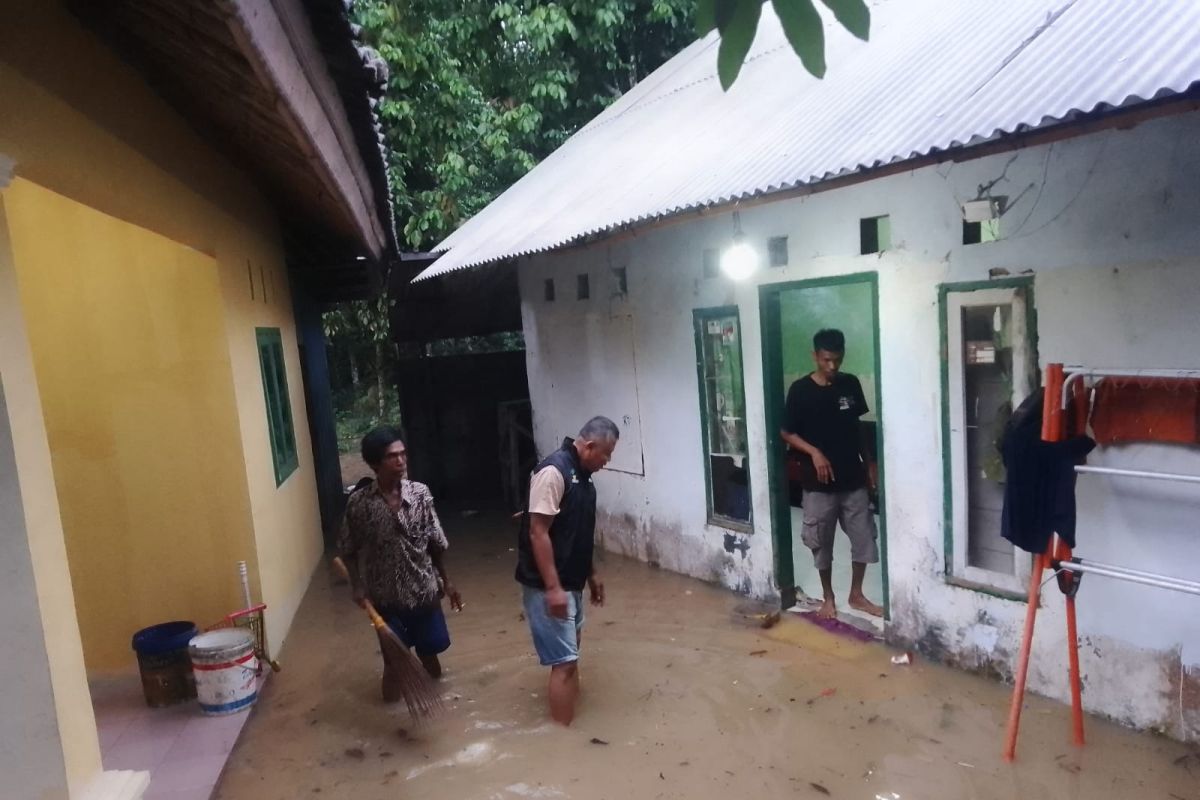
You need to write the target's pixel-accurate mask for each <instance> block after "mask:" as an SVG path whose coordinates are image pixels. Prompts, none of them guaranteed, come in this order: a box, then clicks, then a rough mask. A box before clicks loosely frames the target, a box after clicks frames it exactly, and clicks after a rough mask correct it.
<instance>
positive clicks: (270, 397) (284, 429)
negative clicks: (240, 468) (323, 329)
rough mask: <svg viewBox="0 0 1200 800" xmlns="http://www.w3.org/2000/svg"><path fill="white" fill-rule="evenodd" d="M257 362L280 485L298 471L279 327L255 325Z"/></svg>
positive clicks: (276, 474)
mask: <svg viewBox="0 0 1200 800" xmlns="http://www.w3.org/2000/svg"><path fill="white" fill-rule="evenodd" d="M255 333H256V334H257V337H258V364H259V367H260V368H261V369H262V379H263V394H264V395H266V398H267V429H268V432H269V433H270V436H271V460H272V461H273V462H274V465H275V485H276V486H279V485H280V484H282V483H283V482H284V481H285V480H287V477H288V476H289V475H291V474H292V473H293V472H295V471H296V467H298V466H299V465H300V459H299V458H298V456H297V454H296V431H295V429H294V428H293V425H292V404H291V403H290V402H289V400H288V397H289V395H288V385H287V371H286V369H285V367H284V363H283V337H282V336H280V334H279V329H278V328H256V329H255Z"/></svg>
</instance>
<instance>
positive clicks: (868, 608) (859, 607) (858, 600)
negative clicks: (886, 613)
mask: <svg viewBox="0 0 1200 800" xmlns="http://www.w3.org/2000/svg"><path fill="white" fill-rule="evenodd" d="M849 602H850V607H851V608H853V609H855V610H856V611H863V612H865V613H867V614H870V615H871V616H873V617H882V616H883V608H882V607H880V606H877V605H875V604H874V603H872V602H871V601H870V600H868V599H867V598H866V596H865V595H861V594H860V595H857V596H853V597H851V598H850V601H849Z"/></svg>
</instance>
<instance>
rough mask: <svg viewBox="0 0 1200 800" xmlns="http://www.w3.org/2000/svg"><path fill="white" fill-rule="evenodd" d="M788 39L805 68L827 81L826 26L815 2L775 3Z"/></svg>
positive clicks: (784, 0)
mask: <svg viewBox="0 0 1200 800" xmlns="http://www.w3.org/2000/svg"><path fill="white" fill-rule="evenodd" d="M772 4H773V5H774V6H775V13H776V14H778V15H779V22H780V24H782V25H783V32H784V35H786V36H787V40H788V42H789V43H790V44H791V45H792V49H793V50H795V51H796V55H798V56H800V63H802V64H804V68H805V69H806V70H808V71H809V72H811V73H812V74H813V75H814V76H816V77H818V78H824V77H825V26H824V23H822V22H821V15H820V14H818V13H817V9H815V8H814V7H813V4H812V0H772Z"/></svg>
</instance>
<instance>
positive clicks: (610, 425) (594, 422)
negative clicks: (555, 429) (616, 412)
mask: <svg viewBox="0 0 1200 800" xmlns="http://www.w3.org/2000/svg"><path fill="white" fill-rule="evenodd" d="M579 438H580V439H582V440H584V441H585V442H595V441H606V442H615V441H617V440H618V439H620V438H621V431H620V429H619V428H618V427H617V423H615V422H613V421H612V420H611V419H609V418H608V417H592V418H591V419H589V420H588V421H587V422H586V423H584V426H583V427H582V428H580V429H579Z"/></svg>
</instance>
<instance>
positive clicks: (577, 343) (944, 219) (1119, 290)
mask: <svg viewBox="0 0 1200 800" xmlns="http://www.w3.org/2000/svg"><path fill="white" fill-rule="evenodd" d="M1198 133H1200V115H1197V114H1188V115H1182V116H1178V117H1174V118H1169V119H1162V120H1156V121H1150V122H1145V123H1142V124H1140V125H1138V126H1137V127H1135V128H1132V129H1128V130H1110V131H1103V132H1099V133H1095V134H1091V135H1088V136H1085V137H1080V138H1077V139H1073V140H1066V141H1059V142H1056V143H1054V144H1047V145H1042V146H1037V147H1031V148H1027V149H1023V150H1019V151H1016V152H1012V153H1004V154H998V155H993V156H989V157H986V158H982V159H977V160H973V161H967V162H963V163H949V162H948V163H945V164H942V165H938V166H933V167H925V168H922V169H919V170H914V171H912V172H908V173H903V174H898V175H894V176H890V177H886V178H881V179H878V180H874V181H870V182H867V183H862V184H858V185H854V186H849V187H844V188H842V189H837V190H833V191H828V192H824V193H820V194H816V195H812V196H809V197H800V198H793V199H788V200H781V201H777V202H774V203H770V204H765V205H760V206H754V207H746V208H744V209H742V211H741V222H742V226H743V228H744V229H745V232H746V234H747V235H748V236H749V238H750V239H751V241H752V242H753V243H755V244H756V246H758V247H760V249H761V251H762V253H763V256H764V263H765V252H766V240H767V238H768V237H770V236H778V235H786V236H788V237H789V245H790V263H789V265H788V266H787V267H783V268H774V269H768V268H764V269H763V270H762V271H760V272H759V273H758V274H757V276H756V277H755V278H753V279H751V280H750V281H746V282H744V283H741V284H733V283H730V282H729V281H727V280H725V279H724V278H715V279H705V278H703V277H702V274H703V273H702V251H703V249H704V248H723V247H725V246H727V245H728V243H729V241H730V237H731V236H732V233H733V223H732V220H731V217H730V215H729V214H728V213H722V214H713V215H711V216H705V217H700V218H692V219H690V220H687V221H681V222H676V223H673V224H668V225H664V226H662V227H660V228H657V229H653V230H648V231H644V232H640V233H638V234H636V235H633V236H628V237H625V238H621V239H616V240H613V241H611V242H609V243H605V242H601V243H598V244H596V245H593V246H590V247H587V248H575V249H571V250H568V251H564V252H561V253H557V254H552V255H545V256H536V257H533V258H532V259H526V260H523V262H522V264H521V268H520V275H521V287H522V307H523V316H524V322H525V335H526V342H527V346H528V365H529V380H530V390H531V395H532V400H533V406H534V418H535V427H536V433H537V438H538V445H539V447H540V448H541V449H542V450H543V451H544V450H546V449H549V448H550V447H551V446H553V444H554V442H555V440H556V439H557V438H558V437H559V436H561V435H563V434H564V433H569V432H571V431H572V430H574V429H575V428H577V427H578V425H579V424H580V422H582V419H583V418H584V417H585V416H586V415H587V414H588V413H591V412H592V411H596V412H603V411H604V410H605V409H606V408H613V409H615V410H616V412H617V413H626V411H625V410H626V409H627V408H631V409H634V410H636V412H637V413H638V414H639V415H640V416H639V422H640V432H641V437H640V438H641V441H640V445H641V452H642V454H643V456H644V460H645V470H644V472H645V475H644V477H643V476H641V475H634V474H629V473H610V474H604V475H601V476H600V477H599V479H598V482H599V486H600V496H601V505H602V508H603V512H604V513H603V520H604V525H603V529H602V531H601V536H602V538H603V540H604V544H605V546H607V547H608V548H610V549H613V550H616V551H620V552H624V553H628V554H631V555H635V556H637V557H639V558H642V559H647V560H654V561H657V562H659V563H660V564H661V565H662V566H663V567H666V568H669V569H674V570H678V571H681V572H685V573H688V574H692V575H696V576H699V577H702V578H706V579H709V580H714V581H718V582H720V583H723V584H724V585H726V586H729V587H730V588H734V589H737V590H739V591H743V592H746V593H749V594H753V595H756V596H760V597H772V596H775V595H776V592H777V590H778V587H777V586H776V582H775V577H774V574H773V567H772V557H773V547H772V540H771V529H770V524H771V523H770V519H771V518H770V507H769V494H768V491H767V471H766V470H767V465H766V463H765V453H766V452H767V448H766V444H767V437H768V436H772V435H774V433H773V432H769V431H767V430H766V424H765V416H766V414H765V409H766V405H765V402H766V401H765V400H764V397H763V374H762V360H761V353H762V341H761V335H760V320H759V307H758V285H757V284H762V283H766V282H787V281H799V280H806V279H812V278H822V277H833V276H839V275H846V274H851V273H862V272H874V273H877V274H878V279H879V291H880V324H881V332H882V341H881V351H880V355H881V361H882V363H881V368H882V378H881V387H882V397H883V407H882V424H883V428H884V450H883V456H884V463H885V467H886V486H885V488H886V518H887V532H888V559H889V563H888V570H889V576H890V586H891V589H890V592H891V597H890V600H891V609H892V618H891V621H890V626H889V633H890V636H891V637H892V638H893V639H895V640H897V641H913V642H918V643H920V645H921V646H922V648H923V649H924V650H926V651H927V652H929V653H931V654H933V655H935V656H938V657H942V658H945V659H947V660H950V661H953V662H956V663H960V664H962V665H964V666H967V667H971V668H977V669H982V670H986V671H990V672H992V673H994V674H997V675H1001V676H1007V675H1009V674H1010V673H1011V669H1012V665H1013V661H1014V659H1015V652H1016V649H1017V647H1018V644H1019V638H1020V623H1021V620H1022V618H1023V614H1024V609H1025V606H1024V603H1022V602H1015V601H1011V600H1005V599H1001V598H999V597H994V596H991V595H989V594H984V593H981V592H978V591H974V590H971V589H965V588H960V587H958V586H954V585H951V584H949V583H948V582H947V580H946V578H947V576H946V575H945V555H946V554H945V547H944V544H943V540H944V539H943V537H944V531H943V485H942V484H943V481H942V466H941V465H942V461H943V442H942V431H941V405H942V396H941V389H940V366H941V356H940V353H939V349H940V348H939V321H938V287H939V285H940V284H943V283H949V282H966V281H981V280H988V279H989V276H990V275H991V274H992V271H993V270H996V271H997V272H998V274H1003V273H1007V274H1009V275H1013V276H1016V275H1019V274H1025V273H1029V274H1031V275H1032V276H1033V277H1034V287H1035V295H1036V310H1037V315H1038V324H1039V355H1040V359H1041V363H1042V365H1043V366H1044V365H1045V364H1046V363H1047V362H1052V361H1058V362H1067V363H1090V364H1094V365H1099V366H1108V367H1155V366H1157V367H1180V368H1182V367H1190V368H1197V367H1200V361H1198V359H1197V356H1196V353H1195V342H1196V341H1197V340H1198V338H1200V314H1198V313H1197V311H1196V309H1197V308H1200V277H1197V275H1198V273H1197V270H1198V269H1200V255H1197V254H1198V253H1200V228H1197V226H1196V225H1195V220H1196V219H1197V217H1198V215H1200V188H1198V187H1197V186H1196V185H1195V183H1194V181H1192V180H1191V179H1190V177H1189V176H1191V175H1194V174H1196V173H1197V171H1198V170H1200V136H1198V135H1197V134H1198ZM984 186H990V187H991V193H992V194H993V195H1004V196H1007V197H1008V208H1007V211H1006V213H1005V214H1004V216H1003V219H1002V222H1001V225H1002V239H1001V240H1000V241H998V242H993V243H987V244H978V245H963V244H962V230H961V212H960V206H961V203H963V202H965V201H967V200H972V199H975V198H976V197H977V196H978V195H979V192H980V191H981V187H984ZM880 214H888V215H890V216H891V228H892V239H893V243H894V246H893V248H892V249H891V250H889V251H888V252H886V253H883V254H875V255H869V256H863V255H859V220H860V219H861V218H864V217H871V216H876V215H880ZM613 267H624V268H626V270H627V273H628V283H629V289H630V293H629V296H628V297H619V296H615V293H614V291H613V286H614V284H613V283H612V282H611V281H610V280H609V275H610V270H611V269H612V268H613ZM585 271H586V272H588V273H589V274H590V275H591V284H592V299H591V300H587V301H577V300H575V299H574V297H575V294H574V287H575V280H576V278H575V276H576V275H577V274H578V273H582V272H585ZM549 277H554V278H555V279H556V282H557V285H558V299H557V301H556V302H554V303H547V302H545V301H544V299H543V281H544V280H545V279H546V278H549ZM600 287H603V288H600ZM718 305H737V306H738V307H739V309H740V313H741V323H742V332H743V347H744V356H745V364H746V387H745V389H746V397H747V404H748V411H747V413H748V417H749V419H748V424H749V430H748V433H749V440H750V468H751V483H752V490H753V495H752V503H753V516H754V532H753V533H752V534H749V535H748V536H739V535H734V536H730V535H728V534H727V532H726V531H724V530H722V529H720V528H716V527H712V526H710V525H708V524H707V523H706V514H705V502H704V491H705V487H704V471H703V460H702V451H701V434H700V418H699V401H698V388H697V384H696V354H695V344H694V339H693V334H692V309H695V308H702V307H709V306H718ZM630 317H631V318H632V326H633V330H634V336H633V349H634V361H635V364H636V376H635V378H634V383H635V388H636V391H635V392H634V393H633V397H634V398H635V399H636V403H632V402H630V393H629V391H628V390H627V389H626V387H625V382H624V380H625V377H626V376H621V377H619V378H618V379H616V380H613V381H612V383H613V385H615V386H617V387H619V388H618V389H617V390H616V391H614V392H609V391H607V390H606V388H605V386H606V384H605V382H604V381H601V380H598V379H597V372H598V370H603V369H604V368H605V367H604V364H603V362H599V363H598V362H597V361H596V360H595V359H594V357H593V355H592V354H593V353H595V352H598V350H597V348H598V347H599V346H598V345H597V344H596V342H597V341H598V340H603V339H604V337H605V336H606V335H607V330H608V327H609V325H610V323H608V322H606V321H607V320H610V319H617V320H618V321H617V322H616V323H615V324H614V326H615V327H618V328H621V329H624V328H625V327H626V326H627V325H629V324H630V322H629V321H628V320H627V319H626V318H630ZM585 321H586V324H584V323H585ZM559 341H566V342H573V343H574V353H575V356H574V360H573V362H572V361H571V360H570V359H567V358H565V357H564V356H561V355H557V354H556V350H555V348H554V347H551V346H550V345H548V344H547V343H549V342H559ZM583 385H586V386H587V387H588V391H589V392H590V393H591V397H590V398H589V400H588V402H587V403H585V404H582V405H581V404H579V403H577V402H572V403H571V404H565V403H562V402H560V401H559V399H558V398H559V397H560V396H565V397H570V398H576V397H578V395H579V393H580V388H579V387H580V386H583ZM770 402H777V401H776V400H771V401H770ZM622 446H624V443H623V444H622ZM1092 462H1093V463H1113V464H1121V465H1122V466H1137V465H1145V466H1151V467H1152V468H1156V469H1173V470H1177V471H1181V472H1191V473H1197V474H1200V449H1197V448H1194V447H1193V448H1183V447H1166V446H1138V447H1126V448H1120V449H1116V448H1114V449H1112V450H1110V451H1101V452H1098V453H1097V454H1096V455H1095V456H1093V457H1092ZM1079 499H1080V508H1081V516H1080V523H1079V531H1080V534H1079V536H1080V544H1079V552H1080V554H1081V555H1084V556H1085V557H1091V558H1094V559H1096V560H1101V561H1109V562H1113V563H1119V564H1126V565H1128V566H1131V567H1135V568H1141V569H1146V570H1150V571H1157V572H1164V573H1168V574H1175V575H1179V576H1181V577H1188V578H1192V579H1196V578H1200V571H1198V570H1197V565H1200V538H1198V537H1196V536H1195V523H1194V520H1195V518H1196V513H1197V511H1198V510H1200V497H1198V495H1197V492H1196V491H1195V490H1194V489H1181V488H1179V487H1170V486H1168V485H1166V484H1162V485H1153V486H1147V485H1144V484H1136V483H1129V482H1128V481H1116V480H1112V481H1110V480H1105V479H1098V478H1095V477H1087V478H1082V479H1081V482H1080V490H1079ZM743 545H744V546H743ZM1044 605H1045V610H1044V611H1043V613H1042V614H1041V615H1040V617H1039V628H1038V638H1037V641H1036V646H1035V652H1034V660H1033V668H1032V672H1031V678H1030V680H1031V686H1032V687H1033V688H1034V689H1035V690H1036V691H1039V692H1042V693H1045V694H1048V695H1050V696H1053V697H1058V698H1065V697H1066V693H1067V685H1066V667H1065V654H1066V645H1065V635H1064V622H1063V616H1062V605H1063V604H1062V599H1061V597H1060V596H1057V594H1052V595H1051V596H1049V597H1047V598H1046V600H1045V601H1044ZM1079 608H1080V620H1079V626H1080V635H1081V638H1082V640H1083V642H1084V643H1085V645H1086V646H1085V647H1084V648H1083V652H1082V659H1083V671H1084V676H1085V685H1086V688H1085V692H1084V702H1085V705H1086V706H1087V707H1088V708H1089V709H1090V710H1092V711H1095V712H1098V713H1102V714H1107V715H1110V716H1112V717H1115V718H1117V719H1120V720H1122V721H1125V722H1127V723H1129V724H1132V725H1136V726H1140V727H1148V728H1156V729H1161V730H1163V731H1165V732H1167V733H1169V734H1170V735H1173V736H1176V737H1180V738H1197V737H1200V607H1197V605H1196V600H1195V599H1194V598H1190V597H1188V596H1183V595H1177V594H1169V593H1164V592H1161V591H1160V590H1155V589H1150V588H1145V587H1139V586H1135V585H1132V584H1128V585H1127V584H1118V583H1114V582H1111V581H1107V582H1106V581H1104V580H1102V579H1096V578H1089V579H1088V580H1086V581H1085V583H1084V589H1083V592H1082V595H1081V598H1080V601H1079Z"/></svg>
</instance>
